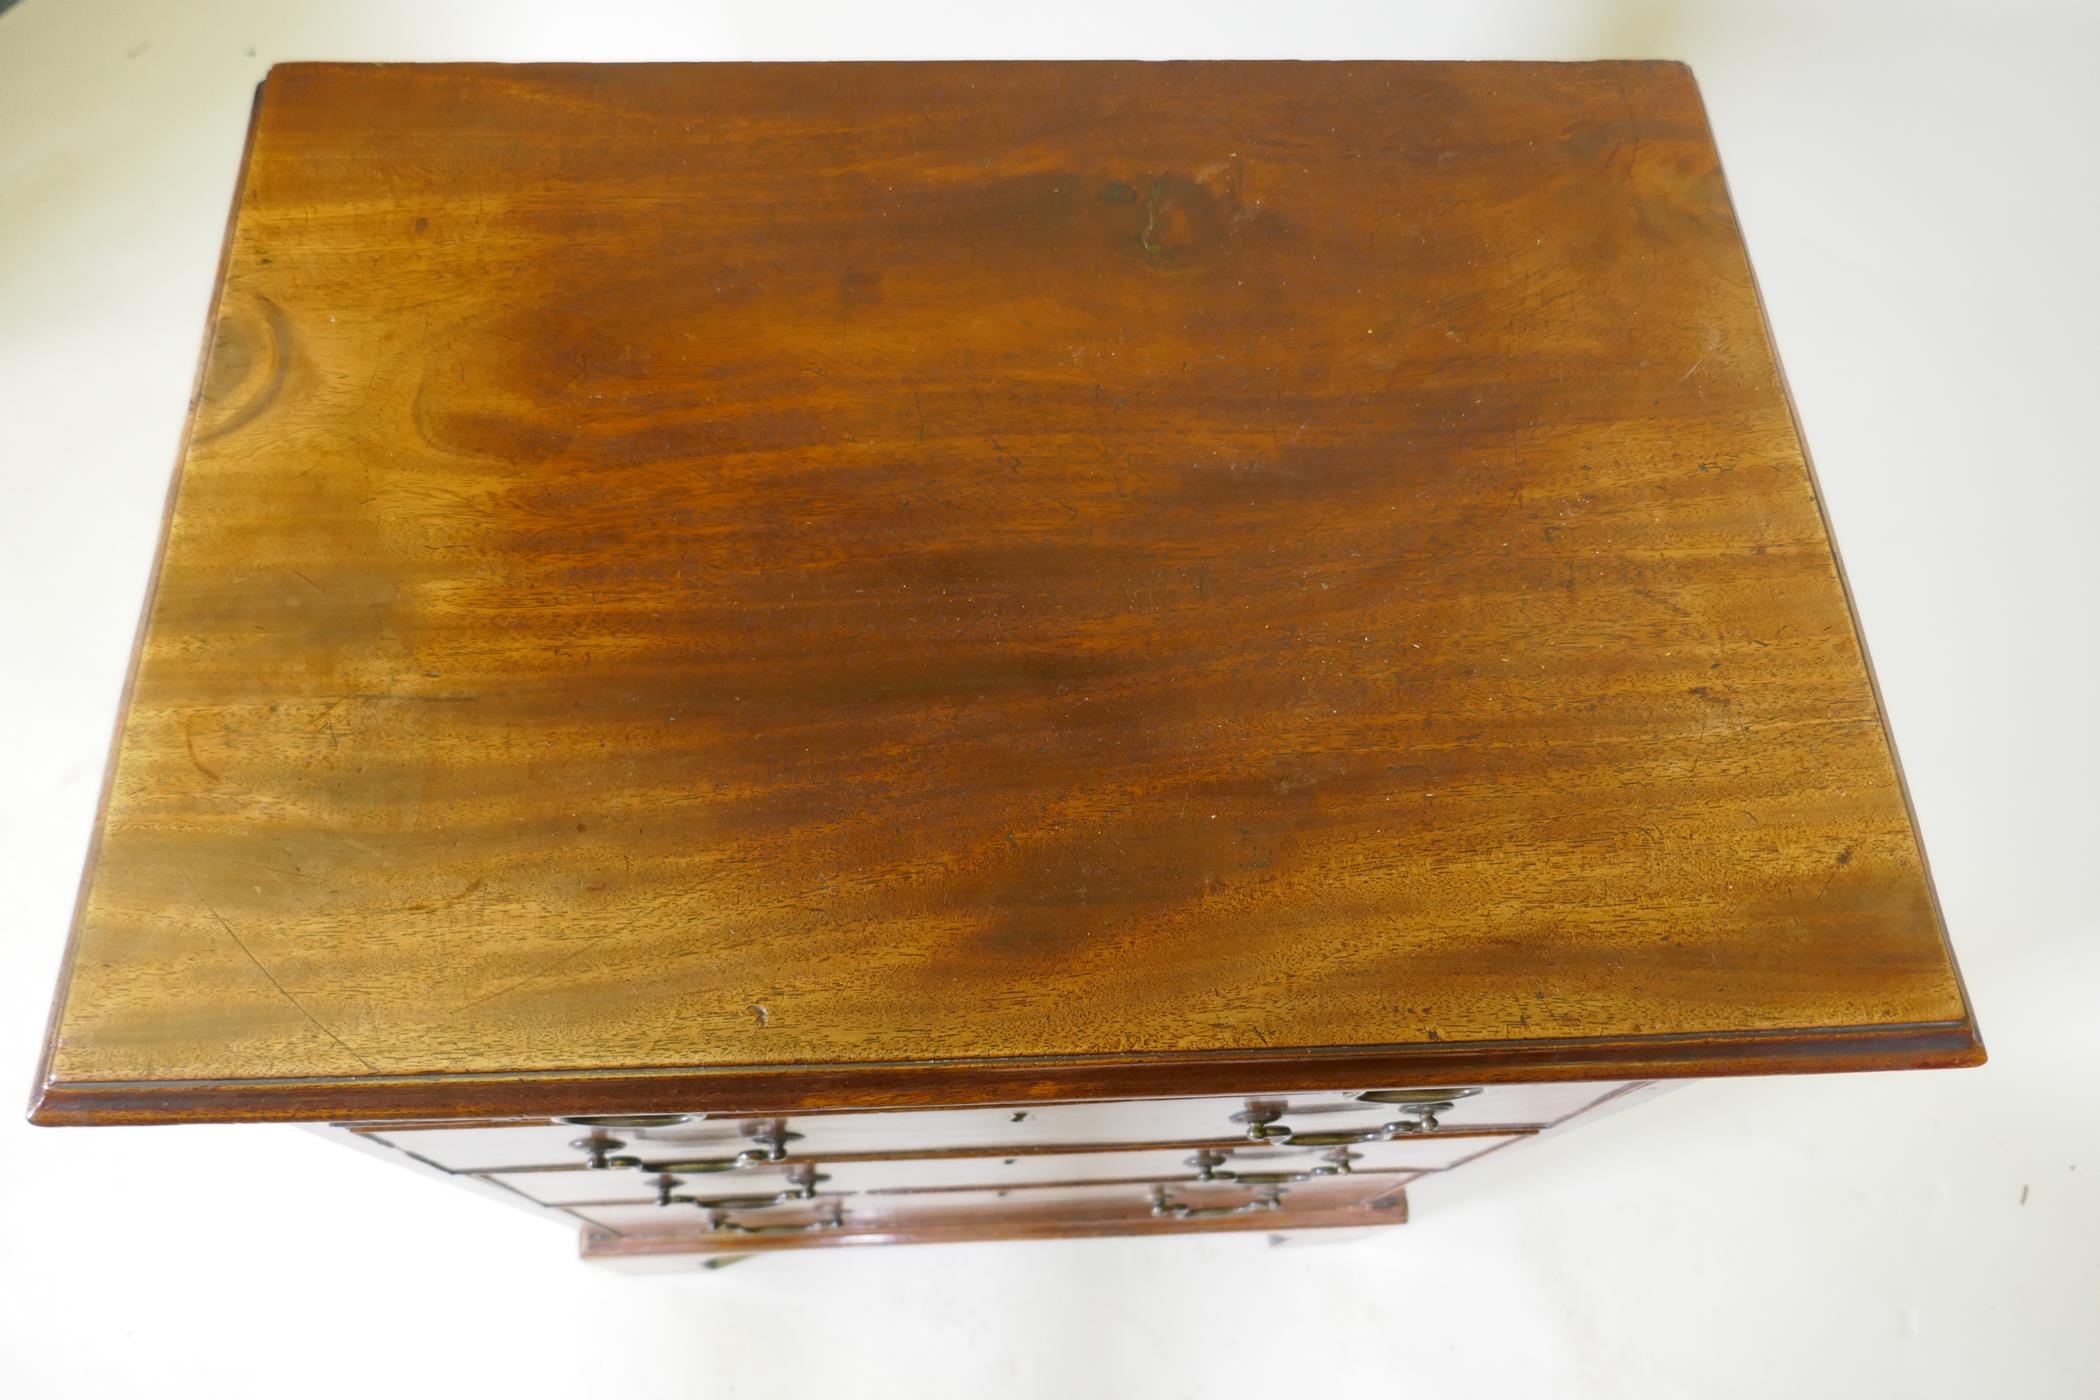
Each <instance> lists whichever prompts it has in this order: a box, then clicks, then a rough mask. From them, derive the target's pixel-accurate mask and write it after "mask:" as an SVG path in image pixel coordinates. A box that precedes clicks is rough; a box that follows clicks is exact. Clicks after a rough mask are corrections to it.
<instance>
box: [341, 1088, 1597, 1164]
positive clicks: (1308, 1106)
mask: <svg viewBox="0 0 2100 1400" xmlns="http://www.w3.org/2000/svg"><path fill="white" fill-rule="evenodd" d="M1622 1087H1623V1086H1622V1085H1618V1084H1507V1085H1495V1086H1491V1087H1488V1088H1485V1089H1478V1088H1469V1089H1465V1090H1462V1091H1459V1092H1457V1093H1454V1094H1451V1095H1444V1096H1430V1097H1427V1098H1424V1097H1422V1095H1421V1091H1387V1092H1391V1093H1394V1094H1397V1095H1399V1096H1400V1097H1401V1101H1400V1102H1395V1103H1381V1102H1367V1101H1365V1100H1363V1099H1360V1098H1357V1097H1355V1096H1353V1095H1351V1094H1345V1093H1307V1094H1273V1095H1261V1096H1259V1097H1254V1098H1235V1097H1219V1098H1198V1099H1125V1100H1120V1101H1116V1102H1108V1103H1079V1104H1048V1105H1036V1106H1019V1105H1016V1106H1013V1107H1006V1108H960V1109H903V1110H886V1111H877V1112H861V1113H832V1114H801V1115H797V1116H794V1117H791V1118H774V1119H763V1118H758V1119H736V1118H681V1117H679V1116H678V1115H657V1116H656V1117H655V1118H654V1119H653V1120H652V1119H650V1118H648V1117H644V1118H641V1119H632V1118H624V1119H599V1120H587V1119H578V1120H570V1121H558V1122H542V1123H523V1124H503V1125H493V1126H487V1127H480V1126H472V1127H463V1126H457V1125H453V1126H434V1127H400V1128H391V1127H385V1126H383V1125H374V1126H373V1127H371V1128H369V1129H365V1130H364V1131H367V1132H368V1133H369V1134H370V1135H371V1136H374V1137H377V1138H379V1139H380V1140H382V1141H384V1142H387V1143H389V1144H391V1145H393V1146H395V1147H399V1148H401V1149H403V1150H405V1151H408V1152H412V1153H414V1154H416V1155H417V1156H419V1157H421V1158H423V1159H424V1160H426V1161H428V1162H431V1163H433V1164H435V1165H437V1166H441V1167H444V1168H446V1169H448V1170H451V1171H503V1170H506V1169H511V1168H518V1167H551V1166H566V1165H580V1164H582V1163H584V1162H585V1161H586V1159H587V1158H589V1157H591V1156H593V1155H596V1156H598V1157H600V1158H605V1159H614V1160H617V1159H620V1158H635V1159H638V1160H641V1161H644V1162H663V1161H672V1160H678V1159H691V1160H698V1159H708V1158H718V1159H724V1160H726V1159H732V1158H734V1157H736V1156H737V1155H738V1154H739V1153H742V1152H757V1153H761V1154H763V1153H780V1154H785V1155H790V1156H795V1157H818V1158H821V1157H824V1156H826V1155H829V1154H834V1153H841V1152H902V1151H924V1152H933V1151H942V1150H951V1149H972V1148H996V1147H1002V1146H1013V1147H1021V1148H1028V1147H1041V1146H1051V1145H1062V1146H1075V1147H1077V1146H1087V1145H1093V1144H1116V1143H1147V1142H1193V1141H1223V1140H1229V1139H1233V1138H1244V1137H1246V1136H1247V1135H1248V1133H1249V1131H1250V1128H1251V1129H1257V1130H1261V1131H1267V1132H1270V1133H1279V1132H1282V1131H1285V1130H1291V1131H1295V1132H1296V1133H1298V1134H1299V1135H1301V1136H1304V1135H1310V1136H1315V1137H1317V1136H1323V1135H1325V1136H1347V1135H1353V1134H1365V1133H1371V1132H1375V1131H1376V1130H1377V1129H1379V1128H1380V1127H1382V1126H1383V1125H1385V1124H1388V1123H1402V1124H1409V1125H1412V1124H1416V1123H1420V1122H1423V1121H1424V1118H1425V1114H1426V1115H1432V1116H1433V1121H1434V1122H1436V1123H1437V1124H1439V1125H1441V1126H1442V1127H1445V1128H1469V1127H1484V1126H1500V1127H1522V1128H1540V1127H1545V1126H1547V1125H1549V1124H1552V1123H1555V1122H1558V1121H1559V1120H1560V1119H1562V1118H1566V1117H1567V1116H1569V1115H1570V1114H1573V1113H1577V1112H1580V1111H1581V1110H1582V1109H1584V1108H1586V1107H1588V1106H1590V1105H1591V1104H1593V1103H1596V1102H1598V1101H1599V1100H1601V1099H1603V1098H1605V1097H1607V1096H1609V1095H1610V1094H1612V1093H1613V1092H1615V1091H1617V1090H1618V1089H1620V1088H1622ZM1373 1092H1378V1091H1373ZM1410 1096H1412V1097H1411V1098H1410ZM1322 1145H1324V1146H1331V1145H1333V1144H1332V1143H1326V1144H1322Z"/></svg>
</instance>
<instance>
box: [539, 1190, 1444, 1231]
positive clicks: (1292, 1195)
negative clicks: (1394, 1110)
mask: <svg viewBox="0 0 2100 1400" xmlns="http://www.w3.org/2000/svg"><path fill="white" fill-rule="evenodd" d="M1405 1182H1406V1177H1405V1176H1402V1175H1372V1176H1341V1177H1323V1178H1318V1179H1315V1180H1313V1181H1310V1182H1305V1183H1298V1184H1290V1185H1283V1186H1250V1185H1245V1184H1242V1183H1238V1182H1212V1183H1201V1182H1194V1181H1187V1180H1177V1181H1156V1182H1155V1181H1144V1180H1138V1181H1110V1182H1080V1183H1072V1184H1063V1185H1059V1184H1043V1185H1035V1186H1010V1187H989V1186H988V1187H981V1188H975V1189H966V1190H952V1191H932V1192H913V1193H904V1194H893V1195H829V1194H827V1195H821V1196H819V1197H817V1198H816V1199H814V1200H808V1201H796V1202H793V1203H790V1204H787V1205H783V1206H777V1207H773V1208H770V1209H759V1210H728V1211H717V1212H708V1211H702V1210H698V1209H695V1208H692V1207H684V1208H680V1207H675V1206H674V1207H671V1208H669V1209H663V1208H659V1207H657V1206H654V1205H649V1204H639V1205H637V1204H611V1205H576V1206H570V1207H568V1209H569V1210H570V1211H571V1212H572V1213H573V1214H574V1215H576V1216H577V1217H579V1218H580V1219H582V1220H583V1221H584V1223H586V1224H588V1225H595V1226H598V1227H599V1228H601V1229H604V1230H609V1231H612V1232H613V1233H615V1234H619V1235H625V1236H651V1235H697V1236H703V1237H706V1238H709V1239H712V1240H723V1239H735V1238H751V1239H777V1238H781V1237H794V1236H798V1235H799V1236H803V1237H814V1236H819V1235H821V1234H824V1233H826V1232H829V1231H847V1232H867V1231H882V1230H891V1229H896V1230H904V1229H909V1228H913V1227H916V1226H926V1225H932V1226H941V1225H945V1224H953V1223H960V1222H964V1221H970V1220H981V1219H984V1218H987V1217H999V1218H1007V1219H1013V1220H1017V1221H1018V1220H1027V1219H1030V1218H1035V1219H1039V1220H1044V1221H1048V1220H1056V1221H1058V1222H1062V1223H1066V1224H1086V1223H1089V1222H1096V1223H1107V1222H1112V1221H1147V1220H1156V1219H1163V1218H1196V1219H1206V1218H1218V1217H1221V1216H1225V1215H1241V1216H1247V1217H1259V1219H1260V1221H1261V1222H1262V1223H1263V1224H1265V1225H1267V1226H1269V1227H1270V1228H1274V1229H1279V1230H1283V1229H1289V1228H1290V1227H1291V1223H1292V1217H1293V1215H1294V1214H1303V1213H1309V1212H1315V1211H1320V1210H1332V1209H1336V1208H1340V1207H1347V1206H1355V1205H1365V1204H1369V1203H1371V1202H1374V1201H1380V1200H1385V1199H1396V1200H1397V1199H1398V1197H1399V1195H1400V1192H1401V1189H1402V1187H1403V1186H1404V1184H1405ZM1268 1200H1273V1201H1274V1202H1275V1204H1273V1205H1268V1204H1264V1202H1265V1201H1268ZM832 1222H837V1223H836V1224H834V1223H832ZM813 1242H815V1241H813Z"/></svg>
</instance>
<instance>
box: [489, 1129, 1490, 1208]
mask: <svg viewBox="0 0 2100 1400" xmlns="http://www.w3.org/2000/svg"><path fill="white" fill-rule="evenodd" d="M1512 1140H1513V1139H1512V1138H1510V1137H1505V1136H1485V1135H1483V1136H1466V1137H1446V1136H1442V1135H1425V1136H1420V1137H1412V1138H1403V1139H1398V1140H1395V1141H1391V1142H1375V1143H1365V1144H1362V1145H1360V1146H1356V1147H1353V1148H1349V1149H1347V1151H1348V1152H1349V1153H1350V1157H1349V1160H1348V1165H1349V1166H1350V1167H1351V1169H1352V1170H1353V1171H1355V1172H1357V1173H1380V1172H1421V1171H1440V1170H1442V1169H1444V1168H1446V1167H1450V1166H1454V1165H1456V1164H1457V1163H1459V1162H1462V1161H1464V1160H1465V1159H1467V1158H1469V1157H1474V1156H1477V1155H1479V1154H1480V1153H1482V1152H1486V1151H1488V1150H1490V1149H1492V1148H1495V1147H1499V1146H1501V1145H1502V1144H1504V1143H1506V1142H1510V1141H1512ZM671 1165H676V1164H675V1163H672V1164H671ZM1335 1165H1336V1164H1335V1162H1334V1160H1333V1156H1332V1152H1331V1151H1321V1150H1314V1149H1310V1148H1289V1147H1271V1146H1265V1145H1264V1146H1257V1145H1253V1144H1248V1145H1245V1146H1241V1147H1234V1148H1229V1149H1219V1150H1214V1151H1206V1152H1197V1151H1191V1150H1190V1149H1188V1148H1159V1149H1147V1150H1140V1151H1130V1152H1043V1153H1029V1154H1025V1155H1021V1156H1014V1157H905V1158H896V1159H892V1160H886V1161H872V1162H856V1161H845V1162H826V1161H822V1160H817V1161H814V1162H812V1163H809V1164H807V1169H808V1170H811V1171H813V1172H814V1176H812V1177H809V1178H807V1184H808V1186H809V1187H810V1189H814V1190H816V1191H819V1192H822V1193H825V1194H844V1193H858V1192H903V1191H937V1190H963V1189H985V1190H995V1191H996V1190H1004V1189H1008V1188H1011V1187H1015V1186H1029V1185H1037V1184H1042V1183H1050V1182H1085V1181H1132V1180H1148V1181H1150V1180H1195V1179H1197V1178H1198V1177H1199V1176H1209V1177H1211V1178H1213V1179H1215V1180H1217V1181H1229V1180H1232V1179H1234V1178H1235V1177H1238V1176H1240V1175H1244V1174H1247V1173H1253V1174H1255V1175H1258V1176H1264V1177H1268V1176H1279V1175H1281V1176H1300V1175H1311V1174H1314V1173H1322V1174H1324V1173H1327V1172H1331V1171H1332V1170H1333V1169H1334V1167H1335ZM486 1175H487V1176H488V1179H489V1180H491V1181H494V1182H498V1183H500V1184H501V1185H503V1186H506V1187H508V1188H510V1189H511V1190H513V1191H516V1192H518V1193H519V1194H520V1195H523V1196H527V1197H529V1198H531V1199H532V1200H535V1201H539V1202H542V1203H544V1204H547V1205H561V1206H568V1205H577V1204H585V1203H589V1204H617V1203H635V1204H642V1203H649V1202H653V1201H654V1200H655V1199H656V1197H657V1196H658V1195H659V1194H660V1193H661V1192H662V1190H663V1188H664V1187H665V1186H666V1185H668V1186H669V1188H670V1191H671V1194H673V1195H674V1196H676V1197H681V1198H698V1199H703V1200H706V1199H718V1198H722V1197H732V1196H735V1197H750V1196H753V1195H765V1194H781V1193H786V1192H788V1191H790V1190H794V1189H797V1188H798V1187H799V1186H800V1185H802V1184H803V1182H804V1180H805V1178H803V1177H802V1175H801V1174H800V1172H799V1171H798V1170H797V1169H796V1168H793V1167H788V1166H783V1165H776V1164H770V1163H769V1164H763V1165H759V1166H753V1167H750V1168H746V1169H744V1170H740V1171H733V1172H719V1173H717V1172H707V1173H699V1174H688V1175H677V1174H673V1173H652V1172H648V1171H645V1170H642V1169H640V1168H631V1169H613V1170H609V1171H590V1170H588V1169H584V1168H573V1169H562V1170H555V1171H518V1172H491V1173H487V1174H486Z"/></svg>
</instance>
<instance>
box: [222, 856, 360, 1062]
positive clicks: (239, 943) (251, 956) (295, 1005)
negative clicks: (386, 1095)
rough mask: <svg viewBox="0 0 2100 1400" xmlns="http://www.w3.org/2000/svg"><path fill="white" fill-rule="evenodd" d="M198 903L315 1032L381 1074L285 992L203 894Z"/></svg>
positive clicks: (281, 985)
mask: <svg viewBox="0 0 2100 1400" xmlns="http://www.w3.org/2000/svg"><path fill="white" fill-rule="evenodd" d="M197 902H198V903H199V904H202V905H203V906H204V908H205V910H206V912H208V913H209V914H210V915H211V916H212V918H214V919H216V920H217V921H218V924H219V927H220V928H222V929H225V930H226V936H227V937H228V938H230V939H232V940H233V946H234V947H236V948H238V949H240V950H241V954H242V956H244V957H246V958H247V959H248V961H249V962H252V963H254V964H255V970H256V971H257V972H260V973H261V974H262V975H263V979H264V980H265V981H267V982H268V983H269V984H270V985H271V986H273V987H275V988H276V989H277V995H279V996H281V997H283V998H284V999H285V1000H286V1001H288V1002H290V1003H291V1004H292V1009H293V1010H295V1011H297V1012H298V1013H299V1014H300V1015H301V1016H304V1017H305V1018H306V1019H307V1022H308V1023H309V1024H310V1025H312V1026H313V1028H314V1029H315V1030H317V1031H319V1032H320V1033H321V1034H322V1035H325V1036H327V1037H328V1038H329V1039H330V1040H332V1041H334V1042H335V1043H336V1044H337V1045H338V1046H340V1047H341V1049H342V1052H343V1053H344V1054H345V1055H348V1056H349V1057H350V1058H351V1059H353V1060H355V1061H357V1062H358V1063H359V1064H361V1065H363V1066H364V1067H365V1068H366V1069H368V1070H370V1071H371V1072H372V1073H374V1074H377V1073H379V1067H378V1066H377V1065H375V1064H373V1063H372V1062H371V1061H370V1060H368V1059H366V1058H365V1057H364V1056H362V1055H360V1054H358V1053H357V1052H356V1051H355V1050H352V1049H351V1048H350V1046H349V1044H348V1043H347V1042H345V1041H344V1039H343V1038H342V1037H341V1036H339V1035H337V1034H336V1033H335V1032H334V1031H332V1030H330V1029H328V1027H326V1026H324V1025H322V1024H321V1020H320V1018H319V1017H317V1016H315V1015H314V1013H313V1012H311V1011H308V1010H307V1009H306V1007H305V1006H304V1005H303V1004H301V1002H300V1000H299V998H297V997H295V996H293V995H292V994H291V993H290V992H289V991H287V990H285V985H284V983H282V982H280V981H278V980H277V975H276V974H275V973H273V972H271V971H270V969H269V968H267V967H264V966H263V961H262V959H261V958H258V957H257V956H255V953H254V950H252V949H251V948H249V946H248V945H247V944H246V943H243V942H242V941H241V936H240V935H239V934H237V933H235V932H234V931H233V925H232V924H229V923H227V922H226V916H225V915H224V914H221V913H220V912H219V911H218V910H217V909H215V908H213V907H212V903H211V901H210V900H208V899H206V898H204V896H203V894H202V893H201V892H200V893H199V894H198V896H197Z"/></svg>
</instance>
